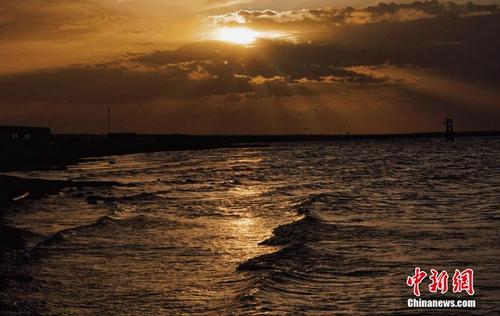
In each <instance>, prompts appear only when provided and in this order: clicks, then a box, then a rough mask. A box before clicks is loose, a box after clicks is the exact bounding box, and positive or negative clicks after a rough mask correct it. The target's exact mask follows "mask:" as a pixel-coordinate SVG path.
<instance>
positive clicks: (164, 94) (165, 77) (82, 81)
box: [0, 66, 251, 104]
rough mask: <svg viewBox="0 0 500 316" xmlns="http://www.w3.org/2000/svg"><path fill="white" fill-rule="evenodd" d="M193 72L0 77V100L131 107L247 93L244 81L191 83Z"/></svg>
mask: <svg viewBox="0 0 500 316" xmlns="http://www.w3.org/2000/svg"><path fill="white" fill-rule="evenodd" d="M193 71H194V70H192V69H190V67H188V68H182V67H180V66H177V67H169V68H168V69H165V70H161V71H160V70H155V71H146V70H134V69H127V68H113V67H103V66H101V67H96V66H73V67H68V68H61V69H54V70H50V71H37V72H29V73H20V74H13V75H4V76H1V77H0V100H3V101H7V102H19V103H23V102H24V103H26V102H48V103H68V104H69V103H74V104H90V103H96V104H101V103H102V104H104V103H134V102H141V101H152V100H156V99H160V98H193V97H200V96H205V95H218V94H226V93H241V92H248V91H250V89H251V87H250V84H249V83H248V80H247V79H246V78H241V77H240V78H239V77H234V76H226V77H219V78H206V77H203V76H199V77H197V78H194V79H193ZM195 74H196V73H195ZM194 77H196V76H194Z"/></svg>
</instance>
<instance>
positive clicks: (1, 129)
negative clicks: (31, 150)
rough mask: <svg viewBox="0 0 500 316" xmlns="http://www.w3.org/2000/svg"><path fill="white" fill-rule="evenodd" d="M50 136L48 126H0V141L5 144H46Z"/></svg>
mask: <svg viewBox="0 0 500 316" xmlns="http://www.w3.org/2000/svg"><path fill="white" fill-rule="evenodd" d="M50 137H51V132H50V128H48V127H24V126H0V143H1V144H3V145H7V146H9V145H23V144H48V143H49V141H50Z"/></svg>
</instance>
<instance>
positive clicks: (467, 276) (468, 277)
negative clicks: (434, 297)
mask: <svg viewBox="0 0 500 316" xmlns="http://www.w3.org/2000/svg"><path fill="white" fill-rule="evenodd" d="M430 272H431V274H430V276H429V279H430V281H431V283H430V284H429V292H431V293H437V292H438V291H440V293H441V294H445V293H446V292H448V278H449V277H448V272H446V271H441V272H439V273H438V271H436V270H434V269H431V271H430ZM426 277H427V272H425V271H422V270H420V268H419V267H416V268H415V273H414V274H413V275H411V276H408V278H407V279H406V285H408V286H411V287H413V294H414V295H415V296H417V297H418V296H420V283H422V281H423V280H424V279H425V278H426ZM452 282H453V288H452V289H453V293H461V292H463V291H465V292H466V293H467V294H469V295H474V271H473V270H472V269H470V268H468V269H465V270H463V271H460V270H458V269H455V273H454V274H453V278H452Z"/></svg>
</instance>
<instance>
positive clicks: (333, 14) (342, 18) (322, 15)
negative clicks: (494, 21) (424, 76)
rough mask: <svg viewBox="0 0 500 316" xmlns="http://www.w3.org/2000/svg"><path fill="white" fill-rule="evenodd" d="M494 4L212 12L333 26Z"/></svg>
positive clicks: (226, 18) (229, 17)
mask: <svg viewBox="0 0 500 316" xmlns="http://www.w3.org/2000/svg"><path fill="white" fill-rule="evenodd" d="M499 12H500V10H499V8H498V6H496V5H475V4H472V3H470V2H468V3H465V4H455V3H452V2H438V1H435V0H431V1H425V2H420V1H417V2H413V3H409V4H395V3H391V4H386V3H380V4H378V5H377V6H372V7H366V8H363V9H354V8H352V7H347V8H343V9H334V8H325V9H302V10H289V11H275V10H240V11H237V12H231V13H226V14H222V15H215V16H212V17H211V19H212V21H213V22H214V23H216V24H249V25H256V26H258V25H261V24H264V25H266V26H269V25H272V24H295V23H296V24H303V23H309V24H328V25H335V26H342V25H357V24H367V23H381V22H404V21H414V20H420V19H430V18H437V17H440V18H456V17H467V16H475V15H488V14H498V13H499Z"/></svg>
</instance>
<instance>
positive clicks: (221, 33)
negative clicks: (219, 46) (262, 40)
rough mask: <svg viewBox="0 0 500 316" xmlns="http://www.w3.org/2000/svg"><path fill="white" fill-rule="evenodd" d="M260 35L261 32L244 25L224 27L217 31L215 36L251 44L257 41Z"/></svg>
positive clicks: (227, 40)
mask: <svg viewBox="0 0 500 316" xmlns="http://www.w3.org/2000/svg"><path fill="white" fill-rule="evenodd" d="M260 35H261V33H260V32H257V31H253V30H251V29H247V28H243V27H237V28H233V27H223V28H220V29H217V30H216V31H215V36H214V38H215V39H217V40H219V41H224V42H229V43H234V44H240V45H249V44H252V43H253V42H255V41H256V40H257V38H258V37H259V36H260Z"/></svg>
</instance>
